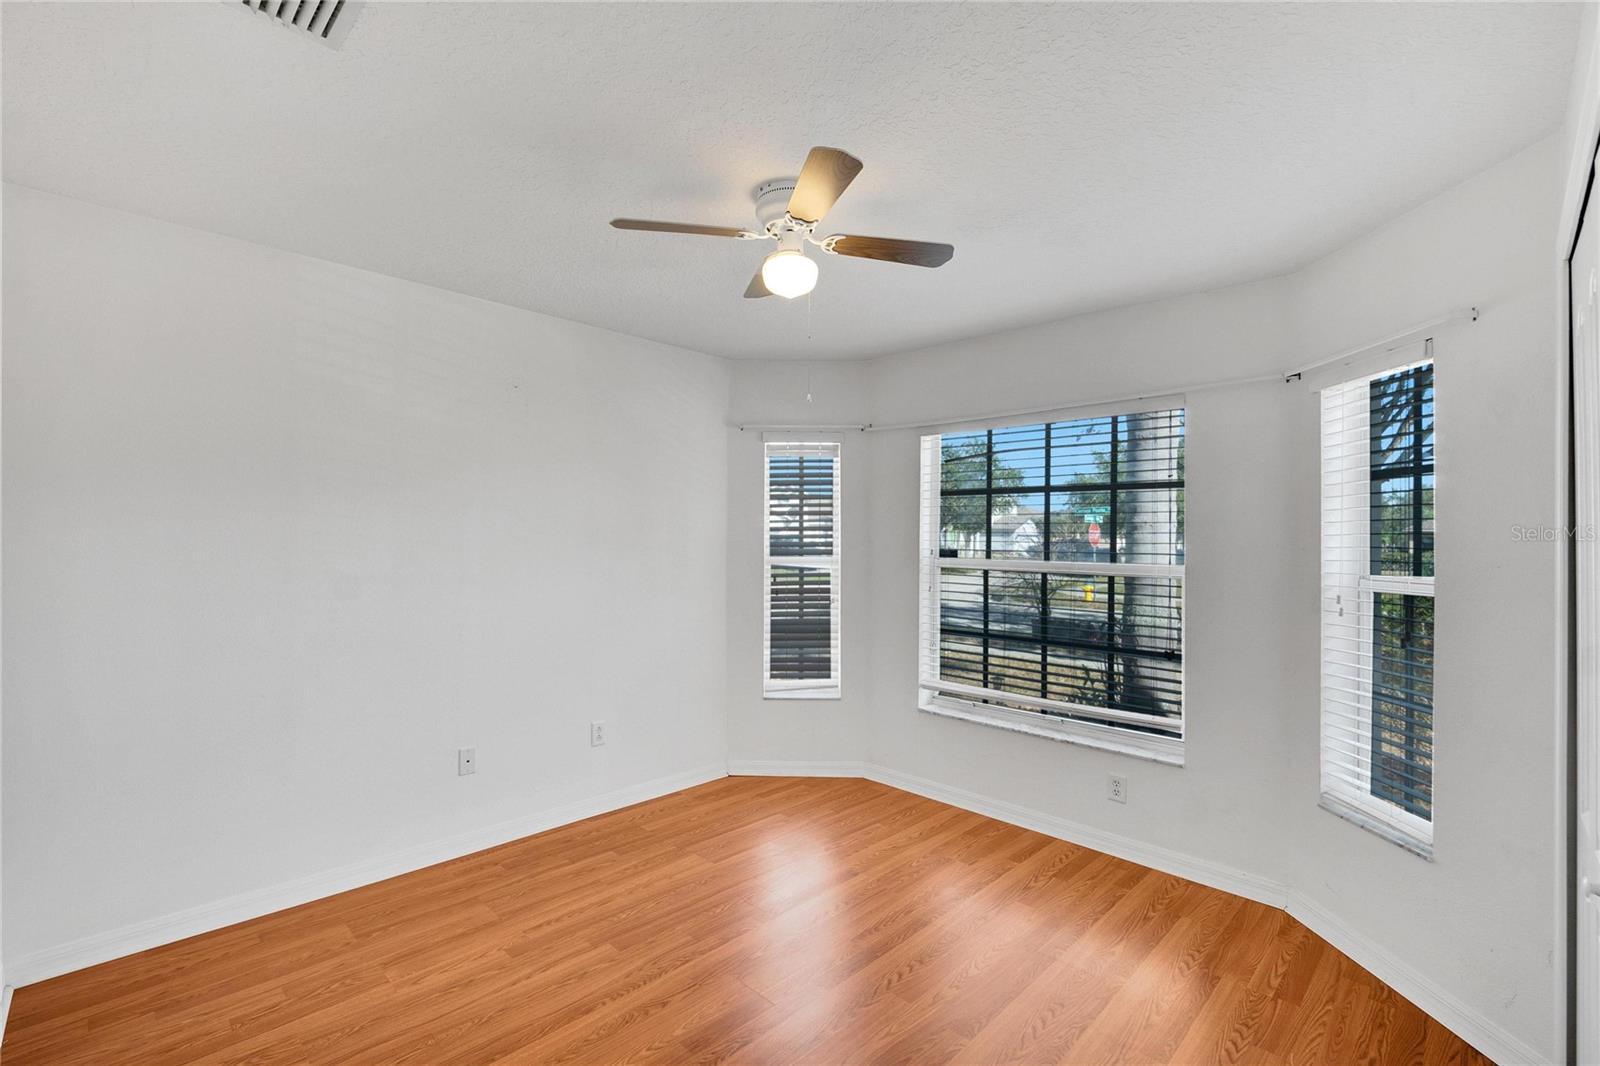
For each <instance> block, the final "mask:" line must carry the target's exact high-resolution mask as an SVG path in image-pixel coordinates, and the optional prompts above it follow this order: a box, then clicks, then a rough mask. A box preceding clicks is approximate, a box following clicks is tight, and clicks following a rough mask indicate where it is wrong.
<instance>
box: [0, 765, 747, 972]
mask: <svg viewBox="0 0 1600 1066" xmlns="http://www.w3.org/2000/svg"><path fill="white" fill-rule="evenodd" d="M726 776H727V771H726V769H725V768H724V767H723V766H721V765H718V766H707V767H702V768H700V769H697V770H690V771H688V772H686V773H681V774H673V775H671V776H668V777H660V778H656V779H655V780H653V781H645V782H642V783H640V784H637V785H630V786H628V787H626V788H620V789H616V790H614V791H612V792H606V793H602V794H601V795H598V796H595V797H593V798H591V799H586V800H578V801H577V802H574V803H568V804H564V805H562V806H560V807H554V808H550V809H548V810H544V811H540V812H538V813H536V814H530V815H527V816H525V817H522V818H514V819H511V820H510V821H506V822H500V823H498V824H496V825H491V826H486V827H485V828H483V829H475V830H472V831H470V832H466V833H461V834H458V835H456V836H453V837H447V838H445V839H443V840H436V841H432V842H431V843H427V844H419V845H417V846H416V847H411V848H406V849H404V850H402V851H397V852H392V853H390V854H388V855H383V856H380V857H378V858H376V859H369V860H367V861H365V862H359V863H353V864H351V865H349V866H342V867H339V868H338V869H334V870H328V871H325V872H323V873H319V874H313V875H311V876H310V877H302V878H298V879H296V880H294V881H287V882H284V883H283V884H279V885H273V886H271V887H268V888H262V889H256V890H254V891H251V892H243V893H240V894H239V895H237V896H230V897H228V898H227V899H220V900H216V901H215V902H212V903H204V904H201V905H200V906H198V907H190V908H188V909H187V910H182V911H178V912H176V913H173V914H167V915H162V916H161V917H158V918H150V919H147V920H145V921H142V922H135V923H134V924H132V925H127V926H124V927H122V928H120V929H112V930H108V931H106V932H104V933H95V934H94V935H92V936H86V937H83V938H82V939H79V940H74V941H71V942H69V943H66V944H61V945H58V946H56V947H52V948H45V949H43V950H42V951H33V952H29V953H28V954H26V955H23V956H21V957H20V958H16V959H8V960H7V966H6V970H7V972H6V979H7V980H8V981H10V982H11V984H12V985H15V986H17V987H19V988H20V987H22V986H23V985H29V984H32V983H34V982H35V981H43V980H45V979H47V978H50V977H56V976H58V975H60V974H64V973H71V972H72V971H73V970H81V969H83V968H84V967H87V966H95V965H98V964H99V963H102V962H109V961H110V960H112V959H119V958H121V957H122V956H124V955H132V954H133V953H135V952H138V951H146V950H148V949H150V948H154V947H160V946H161V945H163V944H170V943H172V942H174V941H177V940H183V939H185V938H187V937H191V936H195V935H197V934H200V933H207V932H210V931H211V930H213V929H221V928H222V927H224V926H229V925H234V924H236V923H238V922H243V921H248V920H249V919H251V918H259V917H261V916H262V915H264V914H271V913H273V912H274V911H281V910H284V909H286V908H289V907H297V906H299V905H300V904H302V903H309V902H311V901H312V900H316V899H322V898H324V897H326V896H332V895H336V894H337V893H340V892H348V891H349V890H350V889H352V888H360V887H362V886H363V885H370V884H373V883H374V882H377V881H385V880H388V879H389V878H391V877H398V876H399V875H400V874H405V873H410V872H412V871H413V870H420V869H422V868H423V867H426V866H433V865H435V864H437V863H441V862H446V861H448V860H450V859H458V858H460V857H461V856H463V855H470V854H472V853H473V852H475V851H482V850H484V849H485V848H492V847H494V846H496V845H498V844H505V843H507V842H509V841H512V840H519V839H521V838H522V837H526V836H532V835H533V834H535V833H542V832H544V831H545V830H547V829H554V828H556V827H557V826H562V825H566V824H568V823H570V822H576V821H581V820H582V819H584V818H592V817H594V816H595V815H597V814H605V813H606V812H607V811H614V810H616V809H618V808H619V807H627V806H631V805H632V804H635V803H642V802H644V801H645V800H650V799H655V798H657V797H658V796H665V795H667V794H668V793H672V792H679V791H682V790H683V789H686V788H691V787H693V786H695V785H703V784H705V783H706V782H708V781H715V780H717V779H718V778H722V777H726ZM10 991H11V990H10V989H9V988H7V989H6V992H7V993H8V994H9V993H10Z"/></svg>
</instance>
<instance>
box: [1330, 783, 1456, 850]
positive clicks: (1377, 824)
mask: <svg viewBox="0 0 1600 1066" xmlns="http://www.w3.org/2000/svg"><path fill="white" fill-rule="evenodd" d="M1317 806H1319V807H1321V808H1322V809H1323V810H1325V811H1327V812H1328V813H1329V814H1335V815H1338V816H1339V817H1340V818H1343V819H1344V820H1345V821H1347V822H1350V823H1351V824H1352V825H1358V826H1360V827H1361V828H1362V829H1365V830H1366V831H1367V832H1369V833H1372V834H1374V835H1375V836H1380V837H1382V838H1383V839H1384V840H1387V841H1388V842H1389V843H1391V844H1393V845H1395V846H1396V847H1400V848H1404V849H1405V850H1406V851H1409V852H1411V853H1412V854H1413V855H1418V856H1421V857H1422V858H1424V859H1426V860H1427V861H1428V862H1432V861H1433V840H1432V839H1431V837H1430V838H1428V839H1424V838H1422V837H1421V836H1418V835H1416V834H1413V833H1408V832H1406V831H1405V830H1404V829H1401V828H1398V827H1397V826H1393V825H1390V824H1388V822H1386V821H1384V820H1383V819H1382V818H1379V817H1377V816H1376V815H1375V814H1374V813H1372V812H1370V811H1367V810H1366V809H1365V804H1363V803H1362V802H1360V801H1359V800H1354V799H1347V798H1346V797H1344V796H1341V795H1335V794H1333V793H1330V792H1324V793H1323V794H1322V798H1321V800H1320V801H1319V802H1318V803H1317ZM1415 820H1416V821H1417V822H1419V823H1421V824H1423V825H1426V824H1427V823H1426V822H1422V819H1420V818H1418V819H1415ZM1429 828H1430V829H1431V828H1432V827H1431V826H1430V827H1429Z"/></svg>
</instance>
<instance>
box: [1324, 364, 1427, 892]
mask: <svg viewBox="0 0 1600 1066" xmlns="http://www.w3.org/2000/svg"><path fill="white" fill-rule="evenodd" d="M1385 354H1386V356H1387V358H1386V359H1385V360H1384V361H1383V362H1382V363H1381V364H1379V366H1380V367H1381V368H1379V369H1371V368H1370V367H1365V366H1364V367H1362V368H1361V372H1359V373H1351V372H1347V373H1346V374H1344V375H1340V377H1339V378H1337V379H1334V380H1329V381H1326V382H1324V383H1321V384H1318V385H1317V386H1316V389H1317V410H1318V425H1319V439H1318V458H1319V463H1320V468H1321V477H1320V479H1319V481H1320V488H1321V496H1320V506H1319V511H1320V515H1319V531H1318V541H1319V558H1320V567H1321V573H1320V574H1319V586H1320V588H1319V594H1320V597H1321V600H1322V605H1321V610H1320V611H1319V632H1318V648H1317V652H1318V660H1319V731H1318V736H1319V742H1318V763H1319V796H1318V806H1320V807H1321V808H1322V809H1323V810H1326V811H1328V812H1329V813H1331V814H1334V815H1337V816H1338V817H1340V818H1343V819H1345V820H1346V821H1349V822H1351V823H1353V824H1355V825H1357V826H1360V827H1361V828H1363V829H1366V830H1368V831H1369V832H1372V833H1374V834H1376V835H1377V836H1380V837H1382V838H1383V839H1385V840H1387V841H1389V842H1390V843H1393V844H1396V845H1398V846H1400V847H1401V848H1404V849H1405V850H1407V851H1410V852H1412V853H1413V854H1416V855H1418V856H1420V857H1422V858H1424V859H1426V860H1428V861H1432V859H1433V839H1434V818H1433V815H1434V814H1436V813H1437V812H1436V807H1435V797H1434V795H1433V792H1432V788H1431V772H1432V770H1433V769H1434V765H1435V764H1434V758H1435V757H1434V755H1430V758H1429V767H1430V789H1429V800H1428V803H1429V812H1430V817H1428V818H1423V817H1421V816H1419V815H1417V814H1415V813H1414V812H1412V811H1410V810H1408V809H1407V808H1406V807H1404V806H1402V805H1401V804H1399V803H1397V802H1395V801H1393V800H1391V799H1386V798H1384V797H1382V796H1379V795H1377V794H1375V793H1374V792H1373V753H1374V749H1375V747H1376V744H1375V742H1374V736H1373V729H1374V726H1373V718H1374V702H1375V701H1374V693H1373V685H1374V676H1375V675H1376V674H1377V657H1376V653H1375V644H1376V628H1377V626H1376V618H1377V614H1376V598H1377V596H1378V595H1392V596H1400V597H1413V598H1426V599H1428V600H1431V601H1435V602H1436V596H1435V575H1434V574H1428V575H1421V574H1376V573H1373V572H1372V571H1373V560H1372V554H1371V552H1372V529H1371V517H1372V503H1371V501H1372V493H1373V486H1374V484H1375V483H1376V480H1379V479H1374V478H1373V476H1372V472H1373V467H1372V461H1371V441H1370V436H1371V426H1370V423H1369V425H1368V426H1367V428H1366V431H1365V434H1366V439H1364V440H1362V441H1360V442H1359V447H1357V446H1356V442H1354V441H1353V440H1352V439H1350V436H1351V431H1350V430H1349V428H1348V427H1342V433H1343V434H1344V436H1345V438H1346V439H1345V440H1343V441H1341V442H1340V448H1341V450H1342V452H1341V454H1342V455H1344V456H1345V462H1344V463H1343V464H1342V465H1338V461H1337V459H1331V458H1330V456H1329V454H1328V447H1329V429H1328V424H1327V423H1328V412H1327V406H1326V405H1327V402H1328V401H1327V400H1326V398H1325V394H1326V393H1327V391H1329V390H1333V389H1338V390H1348V389H1351V388H1353V387H1355V386H1358V385H1360V386H1364V392H1365V394H1366V396H1367V397H1368V399H1367V401H1366V403H1368V404H1370V386H1371V384H1372V382H1374V381H1376V380H1378V379H1380V378H1384V377H1389V376H1391V375H1394V374H1398V373H1402V372H1405V371H1408V370H1415V369H1418V368H1420V367H1423V366H1429V365H1432V366H1433V368H1434V374H1433V381H1434V387H1433V412H1434V423H1433V427H1432V432H1433V437H1434V442H1435V443H1434V461H1433V462H1432V463H1431V464H1421V463H1419V464H1416V465H1417V466H1418V468H1419V469H1420V466H1421V465H1429V466H1430V470H1429V473H1431V474H1432V476H1433V478H1434V482H1433V485H1434V501H1435V507H1436V506H1437V499H1438V495H1437V489H1438V461H1437V455H1438V443H1437V442H1438V422H1437V417H1438V388H1437V363H1436V361H1435V359H1434V350H1433V341H1432V339H1428V340H1425V341H1423V342H1421V343H1419V344H1417V345H1413V346H1410V347H1409V348H1406V349H1400V350H1397V351H1391V352H1388V353H1385ZM1369 371H1370V372H1369ZM1349 406H1350V401H1349V400H1348V399H1345V400H1342V401H1341V408H1348V407H1349ZM1341 418H1342V416H1341ZM1419 447H1420V442H1419ZM1356 456H1364V457H1365V461H1364V462H1361V463H1360V464H1359V465H1357V462H1356V461H1355V457H1356ZM1381 472H1382V471H1381V470H1380V473H1381ZM1357 473H1359V475H1360V477H1359V481H1352V480H1351V478H1352V477H1354V476H1355V475H1356V474H1357ZM1330 477H1336V478H1337V482H1336V483H1337V484H1338V485H1339V486H1341V489H1340V492H1339V494H1338V499H1339V501H1340V503H1339V505H1338V508H1337V510H1338V511H1339V512H1340V513H1339V515H1338V517H1337V519H1336V520H1337V521H1338V522H1339V524H1340V525H1339V528H1340V530H1341V534H1340V536H1341V537H1342V540H1343V543H1342V545H1341V548H1340V549H1333V551H1334V553H1335V554H1336V553H1337V551H1338V550H1348V545H1349V544H1351V543H1354V544H1359V545H1364V546H1365V548H1364V550H1363V551H1362V553H1361V560H1362V562H1361V566H1360V571H1359V572H1358V573H1356V574H1355V575H1354V578H1353V580H1352V577H1351V575H1350V574H1348V573H1345V572H1343V571H1336V572H1333V573H1330V566H1329V560H1330V546H1329V541H1328V538H1329V525H1330V517H1331V515H1330V505H1329V499H1330V494H1329V486H1330V480H1329V479H1330ZM1419 488H1420V482H1419ZM1415 506H1416V507H1417V508H1418V509H1419V513H1420V507H1421V501H1420V499H1419V500H1418V501H1417V503H1416V505H1415ZM1433 525H1434V529H1437V511H1435V519H1434V523H1433ZM1425 529H1426V524H1425V523H1422V522H1420V519H1419V524H1418V526H1417V527H1416V528H1415V529H1414V530H1413V535H1414V536H1416V537H1417V538H1418V544H1417V546H1416V549H1415V550H1416V552H1417V555H1418V558H1420V555H1421V551H1422V550H1423V549H1422V545H1421V543H1420V542H1421V538H1422V536H1423V531H1424V530H1425ZM1429 532H1430V535H1431V531H1429ZM1418 569H1420V566H1419V567H1418ZM1346 595H1351V596H1353V597H1354V603H1352V604H1346V603H1345V602H1344V600H1343V597H1344V596H1346ZM1346 609H1353V610H1354V611H1355V612H1356V617H1357V618H1358V619H1359V620H1360V624H1359V626H1358V627H1356V628H1357V632H1356V637H1355V652H1354V656H1355V661H1356V677H1355V685H1354V688H1353V698H1354V700H1355V701H1356V703H1355V706H1354V707H1352V706H1351V703H1350V701H1351V698H1352V696H1351V694H1350V691H1344V692H1343V694H1340V693H1341V689H1346V690H1348V681H1349V679H1348V678H1347V677H1344V676H1342V675H1341V674H1340V673H1339V672H1338V670H1339V668H1340V667H1343V668H1345V669H1348V664H1347V663H1345V662H1343V660H1344V659H1345V658H1347V657H1348V656H1349V655H1350V654H1351V653H1350V652H1349V651H1348V650H1343V651H1341V650H1337V647H1338V645H1339V643H1340V642H1344V643H1346V644H1348V643H1349V642H1350V637H1349V630H1350V628H1351V627H1350V625H1349V624H1348V623H1341V622H1338V621H1337V620H1338V619H1339V618H1342V617H1344V614H1343V612H1344V610H1346ZM1434 622H1435V624H1436V623H1437V610H1435V617H1434ZM1341 682H1342V683H1343V684H1342V685H1341ZM1431 691H1432V683H1431V681H1430V700H1431ZM1341 720H1348V721H1350V722H1351V723H1353V724H1352V725H1348V726H1345V725H1340V724H1339V722H1340V721H1341ZM1436 723H1437V718H1436V717H1435V716H1434V715H1433V712H1432V709H1431V706H1430V727H1429V728H1430V739H1429V744H1430V749H1431V751H1432V752H1437V746H1436V743H1435V741H1436V739H1437V731H1436ZM1333 745H1340V746H1339V747H1333ZM1344 762H1353V764H1354V765H1353V767H1346V766H1341V763H1344Z"/></svg>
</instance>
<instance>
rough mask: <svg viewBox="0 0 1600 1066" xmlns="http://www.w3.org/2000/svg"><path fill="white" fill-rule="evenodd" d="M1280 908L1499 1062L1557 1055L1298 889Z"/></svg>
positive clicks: (1531, 1064)
mask: <svg viewBox="0 0 1600 1066" xmlns="http://www.w3.org/2000/svg"><path fill="white" fill-rule="evenodd" d="M1284 909H1285V910H1287V911H1288V912H1289V913H1290V914H1292V915H1293V916H1294V917H1295V918H1296V919H1297V920H1298V921H1299V922H1300V924H1301V925H1304V926H1305V927H1306V928H1307V929H1309V930H1311V931H1312V932H1313V933H1315V934H1317V935H1318V936H1320V937H1321V938H1322V939H1323V940H1326V941H1327V942H1328V943H1329V944H1332V945H1333V946H1334V947H1336V948H1338V949H1339V950H1340V951H1342V952H1344V953H1345V954H1346V955H1348V956H1350V958H1351V960H1352V961H1354V962H1355V963H1356V964H1357V965H1359V966H1361V967H1362V968H1363V969H1365V970H1366V971H1367V972H1369V973H1371V974H1372V976H1374V977H1376V978H1377V979H1378V980H1380V981H1382V982H1383V983H1384V984H1386V985H1388V986H1389V987H1390V988H1392V989H1394V990H1395V991H1396V992H1398V993H1400V994H1401V995H1402V996H1404V997H1406V998H1407V999H1409V1000H1410V1001H1411V1002H1412V1003H1415V1004H1416V1005H1417V1007H1418V1008H1420V1009H1421V1010H1422V1011H1423V1013H1425V1014H1427V1015H1428V1016H1429V1017H1431V1018H1432V1019H1433V1020H1434V1021H1436V1022H1438V1023H1439V1024H1440V1025H1442V1026H1444V1027H1445V1028H1446V1029H1448V1030H1450V1031H1451V1032H1452V1033H1454V1034H1456V1035H1457V1036H1459V1037H1460V1038H1461V1039H1462V1040H1465V1041H1466V1042H1467V1043H1469V1044H1471V1045H1472V1046H1473V1047H1475V1048H1477V1049H1478V1050H1479V1051H1481V1052H1483V1054H1485V1055H1487V1056H1489V1058H1491V1059H1493V1060H1494V1061H1495V1062H1496V1063H1498V1064H1499V1066H1535V1064H1544V1063H1549V1062H1553V1061H1555V1060H1553V1059H1552V1058H1551V1057H1550V1056H1549V1055H1545V1054H1541V1053H1540V1052H1539V1051H1538V1050H1536V1049H1535V1048H1533V1047H1531V1046H1529V1045H1528V1044H1527V1043H1526V1042H1525V1041H1523V1040H1521V1039H1519V1038H1518V1037H1515V1036H1512V1035H1511V1034H1510V1033H1508V1032H1506V1031H1505V1030H1504V1029H1502V1028H1500V1027H1499V1026H1498V1025H1495V1024H1493V1023H1492V1022H1489V1021H1486V1020H1485V1019H1484V1018H1482V1017H1481V1016H1479V1015H1477V1014H1475V1013H1474V1012H1473V1011H1472V1008H1470V1007H1468V1006H1467V1005H1466V1004H1465V1003H1462V1002H1461V1001H1460V1000H1459V999H1457V998H1456V997H1455V996H1453V995H1451V994H1450V993H1449V992H1447V991H1445V990H1444V989H1443V988H1440V987H1439V986H1438V984H1436V983H1435V982H1434V981H1433V980H1432V979H1430V978H1428V977H1427V976H1425V975H1423V974H1422V973H1420V972H1418V971H1417V970H1416V969H1414V968H1412V967H1411V966H1410V965H1408V964H1407V963H1405V962H1403V961H1401V960H1400V959H1398V958H1396V957H1395V956H1394V955H1392V954H1390V952H1389V950H1388V949H1387V948H1385V947H1384V946H1383V945H1382V944H1379V943H1378V942H1377V941H1376V940H1373V939H1372V938H1370V937H1368V936H1367V935H1366V934H1364V933H1361V932H1358V931H1357V930H1355V929H1354V928H1352V927H1351V926H1350V925H1349V924H1347V923H1346V922H1345V921H1344V919H1342V918H1340V917H1339V916H1338V915H1336V914H1334V913H1333V912H1332V911H1330V910H1328V909H1327V908H1326V907H1324V906H1323V905H1322V904H1320V903H1317V902H1315V901H1313V900H1310V899H1307V898H1306V897H1305V896H1303V895H1301V894H1299V893H1298V892H1296V893H1291V894H1290V897H1289V905H1288V906H1287V907H1285V908H1284Z"/></svg>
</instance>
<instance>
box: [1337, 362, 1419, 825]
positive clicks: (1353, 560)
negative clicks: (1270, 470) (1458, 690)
mask: <svg viewBox="0 0 1600 1066" xmlns="http://www.w3.org/2000/svg"><path fill="white" fill-rule="evenodd" d="M1425 353H1426V355H1429V356H1431V354H1432V342H1429V343H1428V345H1427V347H1426V348H1425ZM1433 437H1434V399H1433V363H1432V361H1431V359H1427V358H1425V359H1424V361H1422V362H1419V363H1416V364H1413V365H1411V366H1406V367H1402V368H1399V369H1396V370H1390V371H1386V372H1384V373H1381V374H1377V375H1374V376H1371V377H1363V378H1359V379H1356V380H1354V381H1347V382H1343V383H1341V384H1337V385H1333V386H1331V387H1329V388H1325V389H1323V391H1322V804H1323V806H1324V807H1327V808H1328V809H1330V810H1332V811H1334V812H1335V813H1337V814H1340V815H1343V816H1344V817H1347V818H1349V819H1351V820H1352V821H1355V822H1357V823H1358V824H1361V825H1364V826H1366V827H1367V828H1369V829H1372V830H1373V831H1375V832H1377V833H1380V834H1382V835H1383V836H1386V837H1388V838H1389V839H1391V840H1394V841H1395V842H1396V843H1399V844H1402V845H1404V846H1406V847H1408V848H1410V849H1411V850H1413V851H1417V852H1419V853H1421V854H1424V855H1426V854H1429V853H1430V852H1431V850H1432V846H1433V616H1434V609H1433V577H1434V575H1433V532H1434V512H1433V502H1434V501H1433V490H1434V448H1433Z"/></svg>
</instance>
